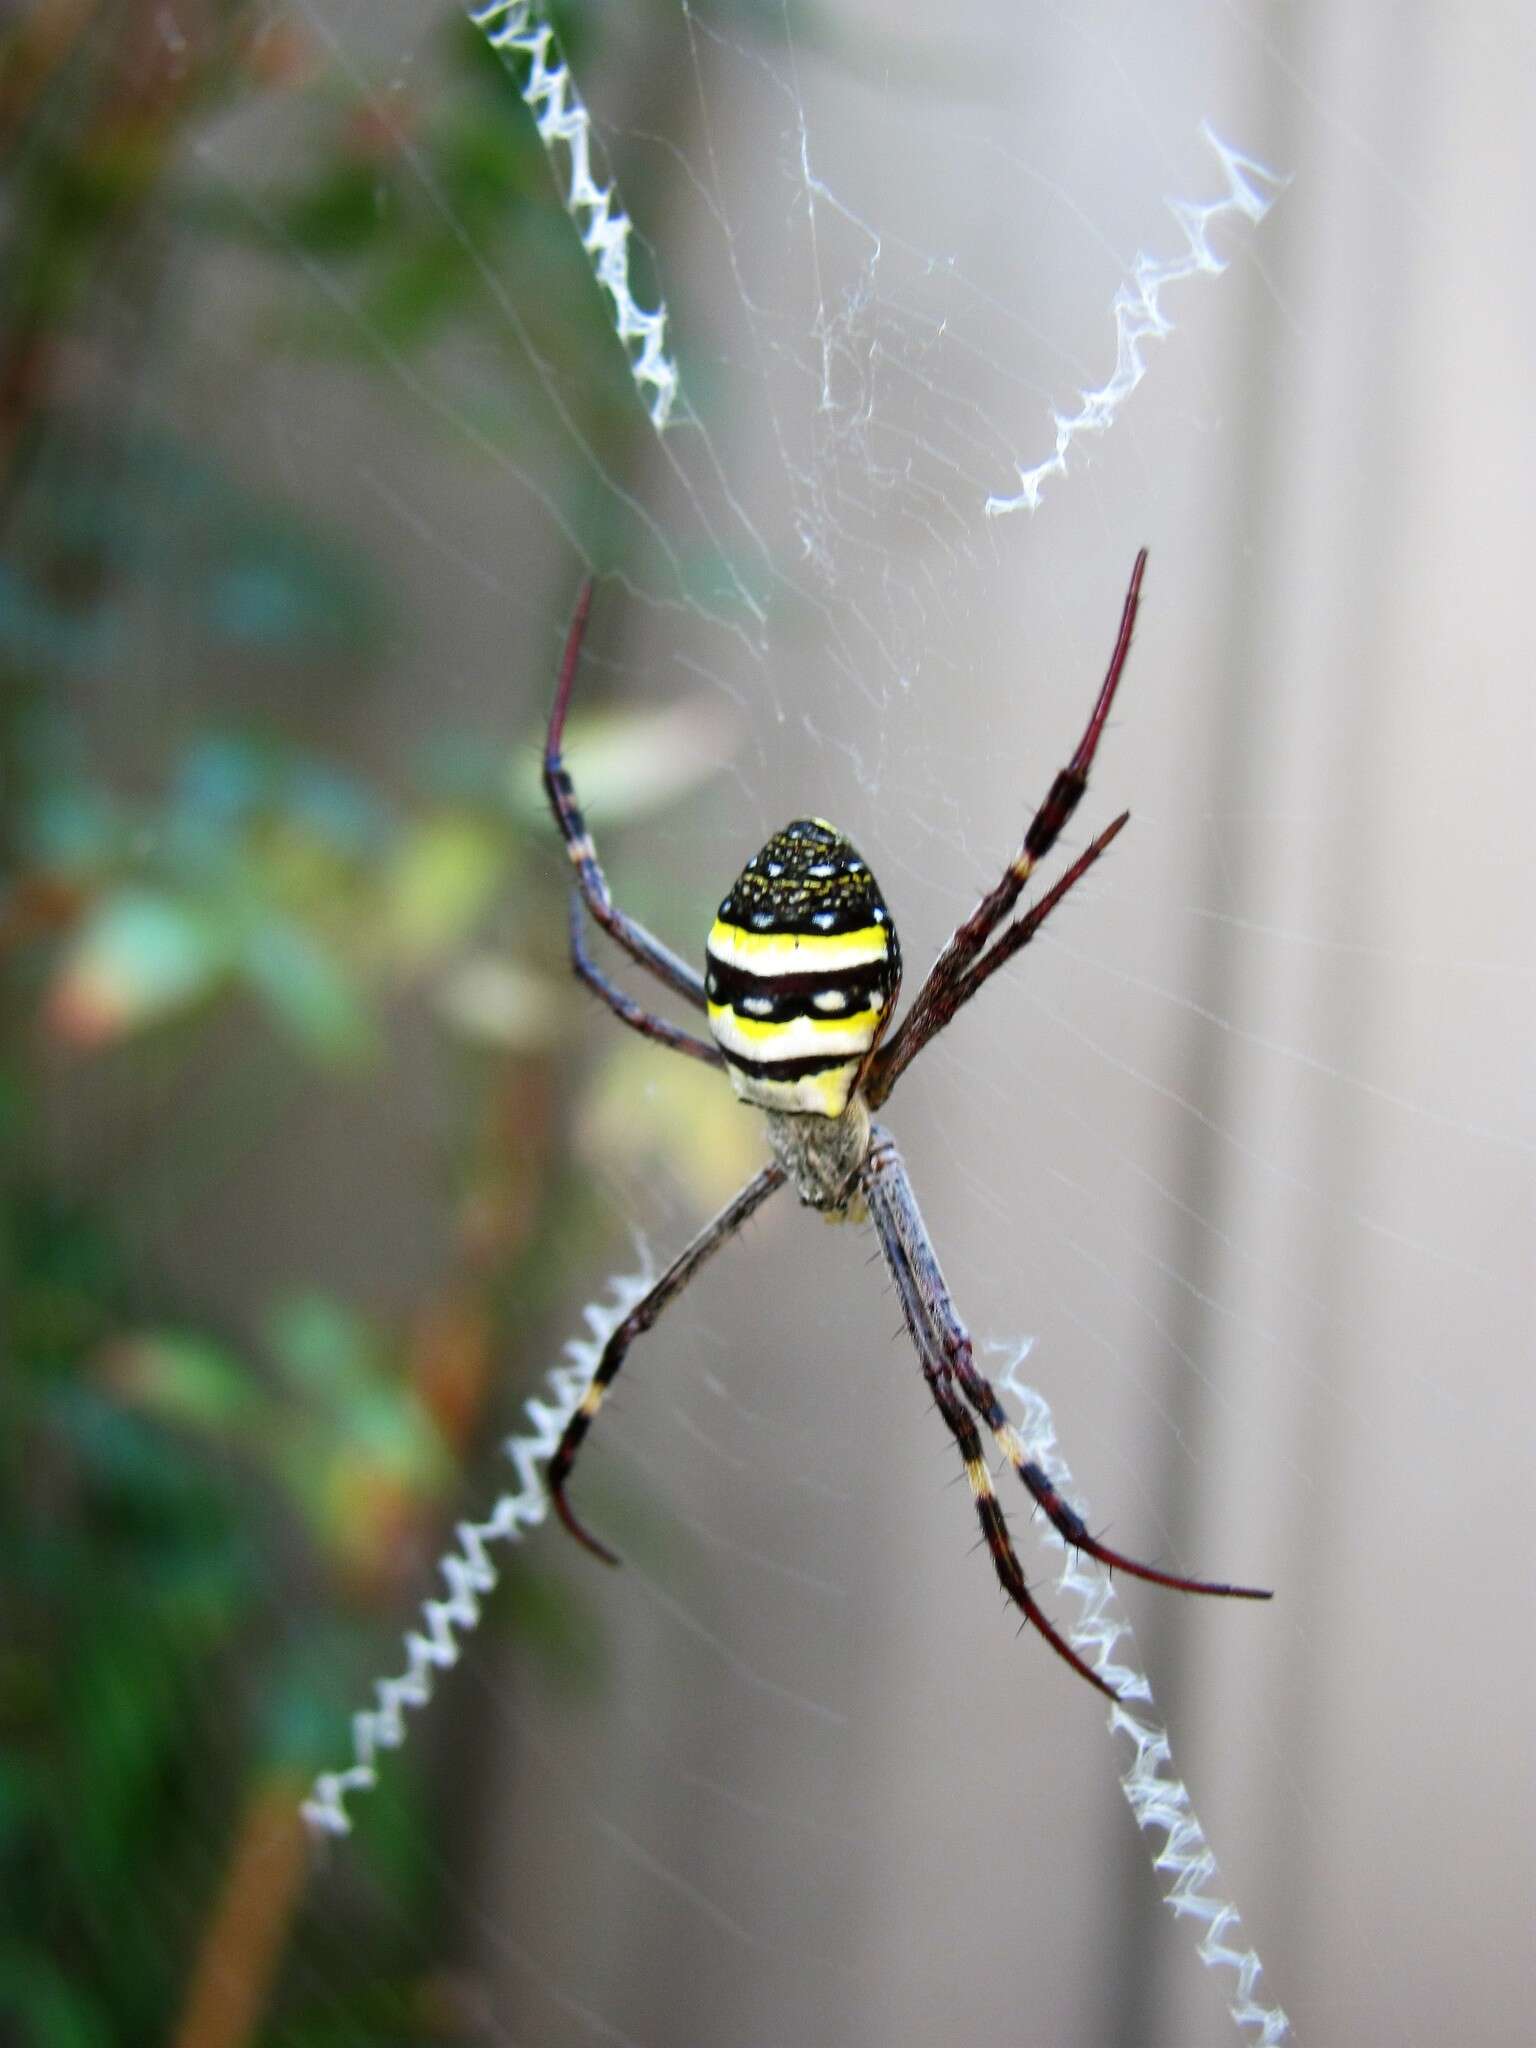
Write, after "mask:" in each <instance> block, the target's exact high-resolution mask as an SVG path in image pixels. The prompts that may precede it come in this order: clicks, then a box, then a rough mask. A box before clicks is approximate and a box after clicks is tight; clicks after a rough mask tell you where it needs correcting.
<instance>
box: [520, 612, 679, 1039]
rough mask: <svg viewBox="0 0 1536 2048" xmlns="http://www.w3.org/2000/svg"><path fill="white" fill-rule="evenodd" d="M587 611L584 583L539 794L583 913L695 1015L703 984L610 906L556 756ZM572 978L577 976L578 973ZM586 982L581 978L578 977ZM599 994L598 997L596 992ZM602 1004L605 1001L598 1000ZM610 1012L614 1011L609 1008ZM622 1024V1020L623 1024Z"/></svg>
mask: <svg viewBox="0 0 1536 2048" xmlns="http://www.w3.org/2000/svg"><path fill="white" fill-rule="evenodd" d="M591 610H592V583H591V579H590V578H589V579H588V580H587V581H586V582H585V583H583V585H582V586H581V590H580V593H579V594H578V596H577V599H576V609H575V611H574V612H573V613H572V614H571V625H570V631H569V632H568V633H567V635H566V640H565V654H564V657H563V659H562V660H561V663H560V679H559V681H558V683H557V684H556V685H555V701H554V706H553V708H552V709H551V711H550V714H549V733H548V736H547V738H546V740H545V742H544V793H545V795H546V796H547V797H548V798H549V807H550V809H551V811H553V813H554V817H555V823H556V824H557V825H558V826H559V828H560V836H561V838H562V839H563V840H564V841H565V850H566V852H567V853H568V854H569V855H570V859H571V865H572V867H573V868H575V870H576V884H577V887H578V888H579V889H580V890H581V893H582V897H583V899H584V900H585V902H586V906H587V908H588V910H590V911H591V913H592V915H593V917H594V918H596V920H597V922H598V923H599V924H600V925H601V926H602V928H603V930H604V931H605V932H607V934H608V936H609V937H610V938H611V939H613V940H614V941H615V942H616V943H617V944H618V945H620V946H622V947H623V948H624V951H625V952H626V953H628V955H629V956H630V958H631V959H632V960H635V961H637V962H638V963H639V965H640V966H642V967H644V968H646V969H647V970H648V971H649V972H650V973H652V974H654V975H655V976H656V979H657V980H658V981H660V982H664V983H665V984H666V986H667V987H668V988H669V989H671V990H672V992H673V994H674V995H679V996H681V997H682V998H683V999H684V1001H685V1002H689V1003H692V1004H693V1006H694V1008H695V1009H696V1010H703V1009H706V1008H707V1007H708V1001H707V998H706V996H705V994H704V978H703V976H702V975H700V974H698V973H697V972H696V971H695V970H694V969H693V968H692V967H690V966H689V965H688V963H687V961H686V960H680V959H679V958H678V956H677V955H676V954H675V953H674V952H673V951H672V950H671V949H670V947H667V946H664V945H663V944H662V943H661V941H660V939H656V938H652V936H651V934H650V933H649V932H648V931H647V930H646V929H645V927H644V925H642V924H637V923H636V922H635V920H634V919H633V918H632V917H627V916H626V915H625V913H624V912H623V911H622V910H620V909H619V908H618V907H617V905H616V904H615V903H614V901H613V898H612V897H611V896H610V895H609V893H608V879H607V877H606V876H605V875H604V873H603V870H602V866H601V863H600V862H599V860H598V858H597V848H596V847H595V846H594V845H593V843H592V835H591V833H590V832H589V831H588V830H587V821H586V819H585V818H584V817H583V816H582V813H581V806H580V805H579V804H578V803H577V801H576V792H575V789H574V788H573V786H572V783H571V778H570V775H569V774H568V772H567V770H566V766H565V758H564V755H563V753H562V751H561V749H562V745H563V742H564V739H565V714H566V712H567V710H568V709H569V707H570V701H571V688H572V685H573V684H574V683H575V681H576V668H577V664H578V662H579V661H580V658H581V643H582V639H583V637H584V636H585V633H586V630H587V619H588V617H589V615H590V613H591ZM577 972H578V973H580V972H581V970H580V968H579V967H578V969H577ZM582 978H583V980H586V979H587V977H586V976H585V975H583V976H582ZM599 993H601V991H599ZM604 1000H605V1001H607V997H606V996H605V997H604ZM610 1007H614V1006H612V1005H610ZM619 1014H620V1015H621V1016H622V1015H623V1012H622V1011H620V1012H619ZM626 1021H627V1020H626Z"/></svg>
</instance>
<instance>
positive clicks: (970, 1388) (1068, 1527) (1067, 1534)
mask: <svg viewBox="0 0 1536 2048" xmlns="http://www.w3.org/2000/svg"><path fill="white" fill-rule="evenodd" d="M892 1149H893V1151H894V1148H892ZM894 1173H895V1175H896V1176H898V1177H899V1178H898V1179H896V1180H895V1181H894V1183H893V1186H894V1192H893V1195H892V1197H891V1204H892V1210H893V1216H894V1227H895V1229H896V1231H897V1232H898V1234H899V1236H900V1238H901V1242H902V1251H903V1255H904V1257H905V1258H906V1259H907V1261H908V1262H909V1264H910V1266H911V1269H912V1272H913V1274H914V1276H915V1281H916V1286H917V1289H918V1295H919V1299H920V1302H921V1305H922V1310H923V1313H924V1315H925V1316H926V1318H927V1320H928V1322H929V1325H930V1327H931V1328H932V1330H933V1334H934V1337H935V1339H936V1341H937V1343H938V1346H939V1350H940V1352H941V1354H942V1356H943V1358H944V1361H945V1364H946V1365H947V1367H948V1369H949V1371H950V1373H951V1374H952V1375H953V1377H954V1380H955V1383H956V1385H957V1386H958V1387H959V1389H960V1392H961V1393H962V1394H963V1395H964V1397H965V1399H966V1400H967V1401H968V1402H969V1403H970V1405H971V1407H972V1408H974V1409H975V1411H976V1413H977V1414H978V1415H979V1416H980V1417H981V1419H982V1421H983V1422H984V1423H985V1424H986V1425H987V1427H988V1429H989V1430H990V1431H991V1432H992V1435H993V1436H994V1438H995V1439H996V1441H997V1445H998V1448H999V1450H1001V1452H1002V1453H1003V1455H1004V1457H1005V1458H1006V1459H1007V1460H1008V1462H1009V1464H1010V1465H1012V1467H1013V1469H1014V1470H1015V1472H1017V1473H1018V1475H1019V1477H1020V1479H1021V1480H1022V1481H1023V1482H1024V1485H1025V1486H1026V1487H1027V1488H1028V1489H1029V1491H1030V1493H1031V1494H1032V1495H1033V1496H1034V1499H1035V1501H1036V1503H1037V1504H1038V1506H1039V1507H1040V1508H1041V1510H1042V1511H1043V1512H1044V1513H1045V1514H1046V1515H1047V1516H1048V1517H1049V1518H1050V1520H1051V1522H1052V1523H1053V1524H1054V1526H1055V1528H1056V1529H1057V1531H1058V1532H1059V1533H1060V1535H1061V1536H1062V1537H1063V1538H1064V1539H1065V1541H1066V1542H1068V1543H1070V1544H1071V1545H1072V1547H1073V1549H1074V1550H1081V1551H1084V1552H1086V1554H1087V1555H1088V1556H1089V1557H1093V1558H1097V1559H1098V1561H1099V1563H1100V1564H1102V1565H1107V1566H1108V1567H1109V1568H1110V1569H1111V1570H1113V1571H1122V1572H1127V1573H1129V1574H1130V1575H1131V1576H1132V1577H1133V1578H1138V1579H1148V1580H1150V1581H1151V1583H1152V1584H1153V1585H1155V1586H1172V1587H1173V1588H1174V1590H1175V1591H1176V1592H1179V1593H1213V1594H1217V1595H1220V1596H1222V1597H1224V1598H1226V1599H1231V1600H1270V1599H1273V1597H1274V1595H1273V1594H1272V1593H1269V1592H1267V1591H1265V1590H1264V1589H1262V1588H1260V1587H1258V1586H1228V1585H1222V1584H1217V1583H1215V1582H1213V1581H1212V1580H1209V1579H1190V1578H1184V1577H1181V1576H1180V1575H1179V1574H1178V1573H1177V1572H1165V1571H1159V1570H1158V1569H1157V1568H1156V1566H1155V1565H1149V1564H1141V1563H1139V1562H1138V1561H1137V1560H1136V1559H1135V1558H1133V1557H1127V1556H1126V1555H1125V1554H1124V1553H1123V1552H1122V1551H1119V1550H1112V1549H1111V1548H1110V1546H1109V1545H1108V1544H1107V1543H1101V1542H1100V1541H1099V1539H1098V1537H1097V1536H1094V1535H1093V1534H1091V1533H1090V1531H1089V1529H1088V1525H1087V1524H1086V1523H1085V1522H1084V1520H1083V1518H1082V1516H1081V1515H1080V1514H1078V1512H1077V1510H1076V1509H1075V1508H1073V1507H1071V1506H1070V1505H1069V1504H1068V1503H1067V1502H1066V1501H1065V1500H1063V1499H1062V1497H1061V1495H1060V1494H1059V1493H1058V1492H1057V1491H1056V1488H1055V1487H1054V1486H1053V1485H1052V1484H1051V1482H1050V1480H1049V1478H1048V1477H1047V1476H1046V1473H1045V1471H1044V1470H1043V1469H1042V1467H1041V1466H1039V1465H1037V1464H1036V1463H1035V1461H1034V1460H1033V1459H1032V1458H1031V1457H1030V1456H1029V1453H1028V1452H1027V1451H1026V1450H1025V1448H1024V1444H1023V1441H1022V1439H1021V1438H1020V1436H1019V1433H1018V1431H1017V1430H1016V1429H1015V1428H1014V1426H1013V1423H1012V1422H1011V1421H1010V1420H1009V1416H1008V1411H1007V1409H1005V1408H1004V1406H1003V1404H1002V1402H1001V1401H1000V1400H999V1399H998V1395H997V1389H996V1388H995V1387H994V1386H993V1385H992V1383H991V1381H990V1380H989V1379H987V1377H986V1376H985V1374H984V1373H982V1372H981V1371H980V1370H979V1369H978V1367H977V1365H976V1361H975V1357H974V1354H973V1351H972V1346H971V1339H970V1333H969V1332H968V1331H967V1329H966V1327H965V1325H964V1324H963V1323H962V1322H961V1320H960V1318H959V1316H958V1314H957V1313H956V1311H955V1304H954V1301H953V1299H952V1297H951V1295H950V1292H949V1289H948V1287H947V1286H946V1285H945V1283H944V1275H943V1274H942V1272H940V1270H939V1262H938V1257H937V1255H936V1253H935V1252H934V1249H933V1244H932V1242H931V1240H930V1238H929V1236H928V1231H927V1227H926V1226H925V1224H924V1222H923V1219H922V1215H921V1213H920V1212H919V1210H918V1207H917V1202H916V1200H915V1198H914V1196H913V1194H912V1189H911V1184H910V1183H909V1182H908V1181H907V1178H906V1170H905V1168H904V1167H903V1166H902V1164H901V1161H900V1159H899V1158H897V1159H896V1160H895V1166H894ZM871 1206H873V1205H871Z"/></svg>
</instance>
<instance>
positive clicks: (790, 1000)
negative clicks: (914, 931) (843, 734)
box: [705, 818, 901, 1117]
mask: <svg viewBox="0 0 1536 2048" xmlns="http://www.w3.org/2000/svg"><path fill="white" fill-rule="evenodd" d="M706 953H707V974H706V981H705V988H706V993H707V996H708V1007H709V1028H710V1030H711V1031H712V1032H713V1034H714V1037H715V1041H716V1043H717V1044H718V1045H719V1047H720V1050H721V1051H722V1052H723V1053H724V1055H725V1062H726V1069H727V1071H728V1073H729V1074H730V1077H731V1085H732V1086H733V1087H734V1088H735V1090H736V1093H737V1094H738V1095H739V1096H740V1097H741V1099H742V1101H743V1102H750V1103H753V1104H755V1105H756V1107H757V1108H759V1109H768V1110H777V1111H779V1112H781V1113H785V1114H790V1115H806V1116H824V1117H840V1116H841V1115H842V1114H843V1112H844V1110H845V1109H846V1108H847V1107H848V1099H849V1096H850V1095H851V1094H852V1092H853V1088H854V1084H855V1082H856V1081H857V1079H858V1076H859V1072H860V1070H861V1068H862V1067H863V1065H864V1063H865V1061H866V1060H867V1059H868V1057H869V1053H870V1051H871V1049H872V1048H873V1046H874V1045H875V1042H876V1041H877V1039H878V1038H879V1036H880V1034H881V1032H882V1031H883V1030H884V1029H885V1025H886V1022H887V1020H888V1019H889V1016H890V1012H891V1007H892V1005H893V1003H894V1002H895V999H896V990H897V987H898V986H899V984H900V981H901V948H900V946H899V945H898V944H897V941H896V931H895V927H894V926H893V925H892V923H891V920H890V914H889V912H888V911H887V910H886V907H885V900H884V898H883V897H882V896H881V894H880V889H879V885H878V884H877V883H876V881H875V878H874V876H873V875H872V874H871V873H870V872H869V869H868V867H866V865H865V864H864V861H863V860H862V859H861V858H860V856H859V853H858V851H857V849H856V848H855V847H854V846H853V845H852V844H851V843H850V842H849V841H848V840H846V839H844V838H843V837H842V835H841V834H840V833H839V832H838V831H836V829H835V828H834V827H833V826H831V825H829V824H827V823H826V821H825V820H824V819H822V818H797V819H796V820H795V822H794V823H793V824H791V825H786V826H785V827H784V829H783V831H782V832H776V833H775V834H774V836H773V837H772V838H771V839H770V840H769V841H768V843H767V845H766V846H764V847H763V849H762V850H761V852H759V853H756V854H754V855H753V857H752V859H751V860H749V861H748V862H747V865H746V866H745V867H744V868H743V869H742V871H741V873H740V874H739V875H738V876H737V877H736V880H735V882H734V883H733V884H732V885H731V892H730V894H729V895H728V896H727V897H726V899H725V901H724V902H723V903H722V904H721V905H720V913H719V916H718V917H717V918H716V919H715V922H714V925H713V927H712V929H711V931H710V934H709V940H708V944H707V947H706Z"/></svg>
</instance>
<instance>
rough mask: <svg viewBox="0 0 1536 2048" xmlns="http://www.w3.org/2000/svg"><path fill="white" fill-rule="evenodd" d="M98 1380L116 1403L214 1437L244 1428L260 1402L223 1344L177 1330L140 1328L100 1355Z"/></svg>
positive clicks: (252, 1421) (257, 1413) (255, 1419)
mask: <svg viewBox="0 0 1536 2048" xmlns="http://www.w3.org/2000/svg"><path fill="white" fill-rule="evenodd" d="M97 1367H98V1371H99V1374H100V1377H101V1380H102V1382H103V1384H104V1385H105V1386H106V1387H107V1389H108V1390H109V1391H110V1392H111V1393H112V1394H113V1395H114V1396H115V1397H116V1398H117V1399H118V1400H120V1401H122V1402H124V1403H126V1404H129V1405H132V1406H133V1407H136V1408H138V1409H140V1410H142V1411H144V1412H146V1413H148V1414H151V1415H154V1416H155V1417H157V1418H158V1419H160V1420H162V1421H165V1422H169V1423H171V1424H173V1425H175V1426H176V1427H179V1428H183V1429H194V1430H199V1431H203V1432H205V1433H207V1434H208V1435H210V1436H215V1437H227V1436H229V1435H231V1434H232V1433H234V1432H236V1431H240V1432H246V1431H249V1430H250V1429H251V1428H252V1426H253V1425H255V1424H256V1423H257V1422H258V1421H259V1418H260V1415H261V1411H262V1407H263V1404H262V1401H261V1399H260V1396H259V1395H258V1393H257V1391H256V1388H255V1387H254V1385H253V1384H252V1381H251V1379H250V1377H249V1375H248V1374H247V1373H246V1372H244V1371H243V1370H242V1368H241V1367H240V1366H239V1365H238V1364H237V1363H236V1361H235V1359H234V1358H233V1357H232V1356H231V1354H230V1353H229V1352H227V1351H226V1350H225V1349H224V1348H223V1346H222V1345H219V1344H215V1343H214V1342H212V1340H211V1339H209V1338H206V1337H199V1336H195V1335H191V1334H189V1333H187V1332H184V1331H178V1330H143V1331H135V1332H132V1333H130V1334H128V1335H126V1336H123V1337H119V1338H116V1339H114V1340H113V1341H112V1343H110V1344H109V1345H108V1346H106V1347H105V1349H104V1350H103V1351H102V1352H101V1353H100V1355H99V1357H98V1360H97Z"/></svg>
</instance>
